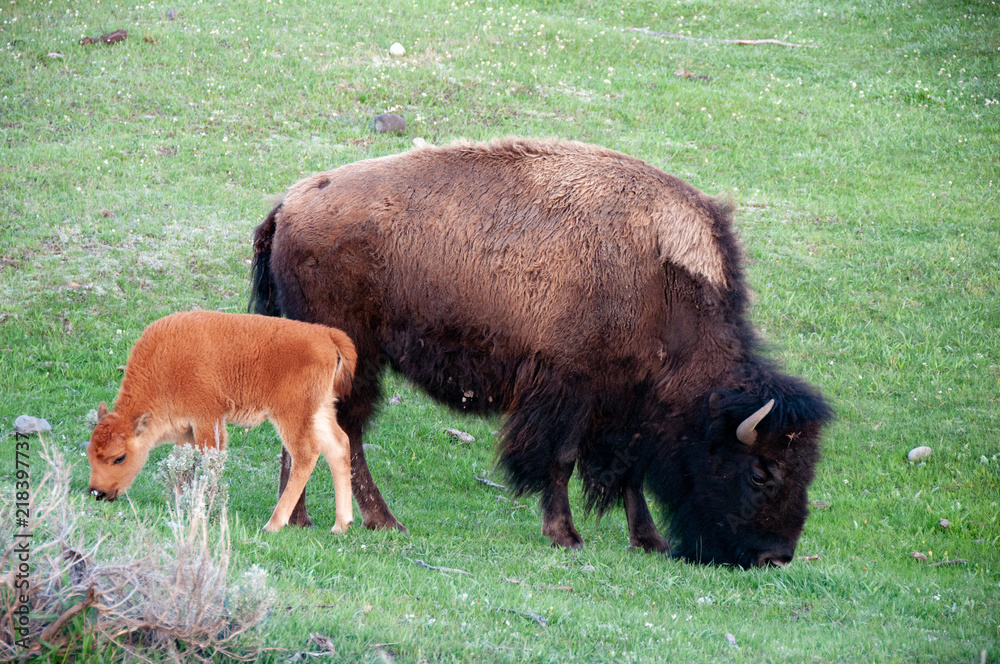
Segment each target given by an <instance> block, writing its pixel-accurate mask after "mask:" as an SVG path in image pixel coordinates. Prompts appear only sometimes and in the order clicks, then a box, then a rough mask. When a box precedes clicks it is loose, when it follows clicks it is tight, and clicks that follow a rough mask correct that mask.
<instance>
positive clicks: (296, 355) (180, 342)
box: [87, 311, 357, 533]
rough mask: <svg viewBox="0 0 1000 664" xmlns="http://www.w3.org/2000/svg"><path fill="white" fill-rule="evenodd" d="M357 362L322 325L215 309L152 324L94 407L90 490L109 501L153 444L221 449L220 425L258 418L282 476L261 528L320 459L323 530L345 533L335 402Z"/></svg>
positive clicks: (293, 496)
mask: <svg viewBox="0 0 1000 664" xmlns="http://www.w3.org/2000/svg"><path fill="white" fill-rule="evenodd" d="M356 360H357V352H356V351H355V349H354V344H353V343H352V342H351V340H350V338H348V336H347V335H346V334H344V333H343V332H341V331H340V330H338V329H336V328H331V327H326V326H323V325H314V324H312V323H303V322H299V321H293V320H287V319H282V318H273V317H270V316H258V315H253V314H225V313H220V312H217V311H188V312H184V313H177V314H173V315H170V316H167V317H165V318H161V319H160V320H158V321H156V322H154V323H152V324H151V325H150V326H149V327H147V328H146V330H145V331H144V332H143V333H142V336H141V337H140V338H139V340H138V341H137V342H136V344H135V347H134V348H133V349H132V354H131V356H130V357H129V361H128V364H127V366H126V367H125V377H124V379H123V380H122V385H121V389H120V390H119V392H118V398H117V399H116V400H115V406H114V410H113V411H111V412H108V409H107V406H105V405H104V404H103V403H102V404H101V406H100V408H99V409H98V423H97V427H96V428H95V429H94V433H93V434H92V435H91V437H90V445H89V446H88V448H87V456H88V458H89V460H90V491H91V493H93V494H94V495H95V496H96V497H97V499H98V500H101V499H107V500H109V501H110V500H114V499H115V498H116V497H117V496H118V494H119V493H121V492H122V491H124V490H126V489H127V488H128V487H129V486H130V485H131V484H132V481H133V480H134V479H135V477H136V475H138V474H139V470H141V469H142V467H143V465H144V464H145V463H146V459H147V458H148V457H149V452H150V450H152V449H153V448H154V447H156V446H157V445H160V444H161V443H166V442H169V441H176V443H177V444H179V445H180V444H185V443H186V444H193V445H197V446H198V447H199V448H201V449H203V450H204V449H205V448H208V447H216V448H225V446H226V440H227V435H226V422H233V423H235V424H238V425H240V426H244V427H254V426H257V425H259V424H261V423H263V421H264V420H266V419H269V420H271V422H272V423H273V424H274V427H275V428H276V429H277V430H278V435H279V436H281V442H282V443H283V444H284V446H285V449H287V450H288V453H289V454H290V455H291V457H292V471H291V475H290V477H289V479H288V484H287V485H286V486H285V489H284V491H283V492H282V494H281V496H280V497H279V499H278V504H277V506H276V507H275V508H274V513H273V514H272V515H271V519H270V520H269V521H268V522H267V525H265V526H264V529H265V530H269V531H271V532H275V531H278V530H280V529H281V528H282V527H283V526H284V525H286V524H287V523H288V517H289V515H290V514H291V512H292V508H293V507H294V506H295V503H296V501H297V500H298V499H299V496H300V495H301V494H302V490H303V489H304V488H305V486H306V481H307V480H308V479H309V476H310V475H311V474H312V471H313V468H314V467H315V465H316V461H317V460H318V458H319V455H320V454H322V455H323V456H325V457H326V460H327V461H328V462H329V464H330V471H331V473H332V474H333V487H334V493H335V500H336V504H337V519H336V525H334V527H333V532H335V533H341V532H344V531H346V530H347V527H348V526H349V525H350V524H351V522H352V521H353V520H354V519H353V509H352V506H351V460H350V451H349V442H348V437H347V434H346V433H345V432H344V431H343V429H341V428H340V426H339V425H338V424H337V419H336V410H335V408H334V405H335V402H336V400H337V399H339V398H341V397H343V396H346V395H348V394H350V389H351V379H352V378H353V376H354V365H355V362H356Z"/></svg>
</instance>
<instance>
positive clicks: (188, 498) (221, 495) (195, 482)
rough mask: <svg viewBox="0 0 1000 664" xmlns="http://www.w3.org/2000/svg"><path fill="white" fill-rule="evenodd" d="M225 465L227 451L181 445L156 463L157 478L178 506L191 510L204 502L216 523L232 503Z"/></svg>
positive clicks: (210, 516) (209, 514)
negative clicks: (224, 471)
mask: <svg viewBox="0 0 1000 664" xmlns="http://www.w3.org/2000/svg"><path fill="white" fill-rule="evenodd" d="M225 466H226V451H225V450H220V449H213V448H207V449H205V450H201V449H199V448H197V447H195V446H194V445H180V446H174V449H173V451H172V452H171V453H170V455H169V456H167V457H166V458H164V459H163V460H162V461H160V463H159V464H157V466H156V475H155V477H156V481H157V482H159V483H160V484H161V485H162V486H163V488H164V489H166V491H167V494H168V496H172V497H173V498H174V500H175V505H180V506H181V507H183V508H184V509H188V508H189V507H191V506H192V503H193V502H194V501H197V500H204V502H205V504H206V505H207V506H208V510H207V513H208V516H209V518H210V519H211V520H212V521H215V520H216V519H218V517H219V515H220V513H222V512H225V509H226V504H227V503H228V502H229V491H228V489H227V487H226V483H225V480H223V479H222V469H223V468H225Z"/></svg>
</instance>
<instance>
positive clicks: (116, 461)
mask: <svg viewBox="0 0 1000 664" xmlns="http://www.w3.org/2000/svg"><path fill="white" fill-rule="evenodd" d="M120 463H125V455H124V454H123V455H121V456H120V457H118V458H117V459H115V465H116V466H117V465H118V464H120Z"/></svg>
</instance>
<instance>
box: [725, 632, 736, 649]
mask: <svg viewBox="0 0 1000 664" xmlns="http://www.w3.org/2000/svg"><path fill="white" fill-rule="evenodd" d="M726 641H729V645H731V646H732V647H734V648H739V646H738V645H736V637H735V636H733V635H732V634H730V633H729V632H726Z"/></svg>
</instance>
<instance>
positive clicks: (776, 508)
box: [650, 381, 830, 568]
mask: <svg viewBox="0 0 1000 664" xmlns="http://www.w3.org/2000/svg"><path fill="white" fill-rule="evenodd" d="M786 388H787V389H785V390H783V391H781V390H775V389H769V390H766V391H763V393H762V391H761V390H752V391H742V390H731V389H727V390H718V391H715V392H713V393H712V394H711V395H710V396H709V397H708V399H707V403H706V406H705V408H704V413H703V416H702V417H701V418H700V420H699V421H697V422H695V423H693V424H689V426H688V432H687V435H686V436H683V437H682V440H681V442H680V444H679V446H678V447H677V448H675V449H674V450H672V452H671V454H670V456H671V460H670V463H669V464H668V466H664V467H663V468H664V471H665V472H664V474H662V475H660V476H658V477H652V476H651V477H650V481H651V485H652V486H651V488H652V489H653V490H654V491H655V492H656V493H657V494H658V495H660V497H661V498H662V499H663V500H664V502H665V504H666V507H667V509H668V511H669V513H670V522H671V530H672V532H673V534H674V536H675V537H676V538H677V540H679V543H678V546H676V547H675V555H678V556H680V557H682V558H685V559H687V560H689V561H692V562H705V563H708V562H712V563H718V564H728V565H738V566H740V567H744V568H747V567H758V566H767V565H778V566H780V565H785V564H787V563H789V562H791V561H792V558H793V557H794V554H795V546H796V544H797V543H798V539H799V536H800V535H801V534H802V528H803V526H804V525H805V520H806V515H807V514H808V497H807V493H806V490H807V488H808V486H809V483H810V482H811V481H812V479H813V475H814V472H815V466H816V463H817V461H818V459H819V445H818V441H819V434H820V429H821V428H822V425H823V423H824V422H825V421H826V420H828V419H829V417H830V411H829V409H828V408H827V406H826V405H825V404H824V403H823V401H822V398H821V397H820V396H819V395H818V394H816V393H815V392H814V391H813V390H812V389H811V388H809V387H808V386H806V385H804V384H801V383H799V382H798V381H791V382H790V383H789V384H787V385H786Z"/></svg>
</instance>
